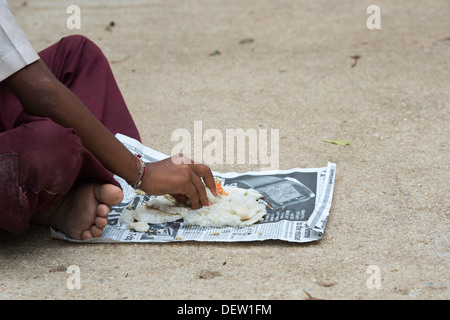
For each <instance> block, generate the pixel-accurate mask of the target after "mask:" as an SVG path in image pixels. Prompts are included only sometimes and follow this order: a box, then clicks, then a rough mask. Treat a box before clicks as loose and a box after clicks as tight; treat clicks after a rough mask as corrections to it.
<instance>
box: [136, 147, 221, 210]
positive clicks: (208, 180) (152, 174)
mask: <svg viewBox="0 0 450 320" xmlns="http://www.w3.org/2000/svg"><path fill="white" fill-rule="evenodd" d="M202 178H203V181H202ZM205 185H206V187H208V188H209V190H211V193H212V194H213V195H214V196H217V191H216V184H215V182H214V177H213V175H212V172H211V170H210V169H209V168H208V167H207V166H206V165H203V164H199V163H194V161H192V160H191V159H189V158H188V157H185V156H183V155H182V154H179V155H175V156H172V157H170V158H167V159H164V160H161V161H158V162H152V163H146V172H145V176H144V180H143V181H142V184H141V187H140V188H141V189H142V190H143V191H144V192H146V193H148V194H151V195H155V196H159V195H165V194H171V195H172V196H174V197H175V198H176V199H178V200H180V201H182V202H184V203H186V202H187V200H189V201H190V204H191V208H192V209H198V208H200V206H207V205H209V201H208V198H207V196H206V190H205Z"/></svg>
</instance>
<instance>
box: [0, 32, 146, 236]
mask: <svg viewBox="0 0 450 320" xmlns="http://www.w3.org/2000/svg"><path fill="white" fill-rule="evenodd" d="M39 55H40V57H41V59H42V60H43V61H44V62H45V63H46V64H47V66H48V67H49V68H50V70H51V71H52V72H53V73H54V74H55V76H56V77H57V78H58V79H59V80H60V81H61V82H62V83H63V84H65V85H66V86H67V87H68V88H69V89H70V90H71V91H72V92H74V93H75V95H77V96H78V98H79V99H80V100H81V101H83V102H84V104H85V105H86V106H87V107H88V108H89V110H90V111H91V112H92V113H93V114H94V115H95V117H97V119H99V120H100V121H101V122H102V123H103V124H104V125H105V127H106V128H108V129H109V130H110V131H111V132H112V133H113V134H116V133H122V134H125V135H127V136H130V137H133V138H135V139H137V140H140V136H139V133H138V130H137V128H136V126H135V124H134V121H133V119H132V117H131V115H130V113H129V111H128V109H127V106H126V104H125V101H124V99H123V97H122V94H121V93H120V91H119V88H118V86H117V84H116V81H115V80H114V76H113V74H112V71H111V68H110V66H109V63H108V61H107V59H106V58H105V56H104V55H103V54H102V52H101V51H100V49H99V48H98V47H97V46H96V45H95V44H94V43H93V42H92V41H90V40H88V39H87V38H85V37H83V36H69V37H66V38H63V39H61V40H60V41H59V42H58V43H56V44H54V45H53V46H51V47H49V48H47V49H45V50H44V51H42V52H41V53H40V54H39ZM86 182H93V183H112V184H115V185H118V183H117V182H116V180H115V179H114V178H113V175H112V173H111V172H109V171H108V170H107V169H105V168H104V167H103V165H102V164H101V163H100V162H99V161H98V160H97V159H96V158H95V157H94V156H93V155H92V154H91V153H90V152H89V151H88V150H87V149H86V148H84V146H83V144H82V143H81V140H80V139H79V137H78V136H77V135H76V133H75V130H73V129H70V128H64V127H62V126H60V125H58V124H57V123H55V122H53V121H52V120H50V119H48V118H41V117H35V116H30V115H28V114H26V113H25V112H24V111H23V108H22V106H21V104H20V102H19V101H18V99H17V98H16V97H15V95H14V94H13V93H12V92H11V91H10V90H9V89H8V88H7V87H6V86H5V85H4V84H2V83H0V229H4V230H8V231H10V232H12V233H15V234H19V233H21V232H23V231H24V230H26V229H27V228H28V227H29V221H30V218H31V216H32V215H33V213H34V212H36V211H37V210H40V209H42V208H44V207H45V206H47V205H49V204H51V203H53V202H55V201H56V200H58V199H59V198H61V197H62V196H63V195H64V194H66V193H67V192H68V191H69V190H70V189H71V188H72V187H73V186H74V184H76V183H86Z"/></svg>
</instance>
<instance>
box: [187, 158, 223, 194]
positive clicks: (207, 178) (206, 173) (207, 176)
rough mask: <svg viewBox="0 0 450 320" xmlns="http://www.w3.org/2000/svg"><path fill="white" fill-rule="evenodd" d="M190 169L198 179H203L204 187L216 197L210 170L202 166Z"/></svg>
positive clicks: (214, 184)
mask: <svg viewBox="0 0 450 320" xmlns="http://www.w3.org/2000/svg"><path fill="white" fill-rule="evenodd" d="M191 167H192V170H193V171H194V172H195V173H196V174H197V175H198V176H199V177H202V178H203V181H204V182H205V185H206V186H207V187H208V188H209V190H211V192H212V194H213V195H214V196H216V197H217V190H216V183H215V181H214V176H213V174H212V172H211V169H210V168H209V167H207V166H205V165H203V164H198V165H195V166H191Z"/></svg>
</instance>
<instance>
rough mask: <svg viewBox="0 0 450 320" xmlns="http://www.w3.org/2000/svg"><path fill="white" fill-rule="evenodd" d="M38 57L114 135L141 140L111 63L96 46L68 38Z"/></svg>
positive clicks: (78, 38) (81, 37) (86, 40)
mask: <svg viewBox="0 0 450 320" xmlns="http://www.w3.org/2000/svg"><path fill="white" fill-rule="evenodd" d="M39 55H40V56H41V59H42V60H43V61H44V62H45V63H46V64H47V66H48V67H49V68H50V70H51V71H52V72H53V73H54V74H55V76H56V77H57V78H58V79H59V81H61V82H62V83H63V84H64V85H66V86H67V87H68V88H69V89H70V90H71V91H72V92H73V93H75V95H76V96H77V97H78V98H79V99H80V100H81V101H83V103H84V104H85V105H86V106H87V107H88V108H89V110H90V111H91V112H92V113H93V114H94V115H95V116H96V117H97V119H98V120H100V122H101V123H103V125H104V126H105V127H106V128H108V129H109V130H110V131H111V132H112V133H113V134H116V133H122V134H125V135H127V136H129V137H132V138H134V139H137V140H139V141H140V136H139V133H138V130H137V128H136V125H135V123H134V121H133V119H132V117H131V115H130V112H129V111H128V108H127V106H126V104H125V101H124V99H123V97H122V94H121V92H120V90H119V87H118V86H117V83H116V81H115V79H114V75H113V73H112V70H111V68H110V65H109V63H108V60H107V59H106V57H105V56H104V55H103V53H102V52H101V50H100V49H99V48H98V46H97V45H95V44H94V43H93V42H92V41H90V40H89V39H87V38H85V37H83V36H68V37H65V38H63V39H61V41H59V42H58V43H56V44H54V45H53V46H51V47H49V48H47V49H45V50H44V51H42V52H40V53H39Z"/></svg>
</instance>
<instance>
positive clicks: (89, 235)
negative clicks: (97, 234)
mask: <svg viewBox="0 0 450 320" xmlns="http://www.w3.org/2000/svg"><path fill="white" fill-rule="evenodd" d="M93 237H94V236H93V235H92V233H91V231H90V230H86V231H84V232H83V233H82V234H81V239H82V240H87V239H92V238H93Z"/></svg>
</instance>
